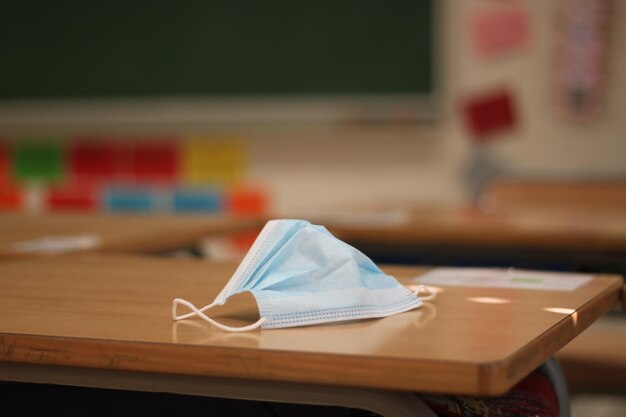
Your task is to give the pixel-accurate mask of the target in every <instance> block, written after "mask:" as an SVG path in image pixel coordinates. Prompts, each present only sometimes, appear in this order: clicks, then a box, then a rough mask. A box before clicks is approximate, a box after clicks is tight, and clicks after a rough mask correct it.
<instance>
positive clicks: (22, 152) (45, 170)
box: [13, 140, 65, 182]
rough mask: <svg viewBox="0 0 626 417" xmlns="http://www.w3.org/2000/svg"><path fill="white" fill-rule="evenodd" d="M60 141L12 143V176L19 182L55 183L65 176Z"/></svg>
mask: <svg viewBox="0 0 626 417" xmlns="http://www.w3.org/2000/svg"><path fill="white" fill-rule="evenodd" d="M63 157H64V152H63V147H62V144H61V142H60V141H46V142H43V141H41V142H40V141H24V140H17V141H15V142H14V143H13V176H14V178H15V179H16V180H17V181H21V182H57V181H59V180H61V179H62V177H63V176H64V174H65V166H64V165H65V164H64V158H63Z"/></svg>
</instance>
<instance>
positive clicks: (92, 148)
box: [69, 138, 133, 182]
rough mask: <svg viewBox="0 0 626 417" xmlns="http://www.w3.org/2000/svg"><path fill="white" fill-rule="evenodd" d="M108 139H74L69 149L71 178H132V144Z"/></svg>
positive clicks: (94, 179)
mask: <svg viewBox="0 0 626 417" xmlns="http://www.w3.org/2000/svg"><path fill="white" fill-rule="evenodd" d="M107 142H110V140H108V139H106V138H102V139H89V140H75V141H74V143H72V145H71V147H70V149H69V168H70V171H71V174H72V178H73V179H74V180H76V181H79V182H85V181H88V182H92V181H96V182H99V181H107V180H108V181H110V180H116V181H119V180H128V181H130V180H131V179H132V175H133V173H132V144H123V142H122V141H118V142H119V143H107Z"/></svg>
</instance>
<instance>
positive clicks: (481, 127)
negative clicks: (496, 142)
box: [461, 89, 518, 142]
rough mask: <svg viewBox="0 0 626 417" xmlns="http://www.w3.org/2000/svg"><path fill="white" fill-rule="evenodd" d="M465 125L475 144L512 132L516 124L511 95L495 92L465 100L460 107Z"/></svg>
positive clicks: (503, 91)
mask: <svg viewBox="0 0 626 417" xmlns="http://www.w3.org/2000/svg"><path fill="white" fill-rule="evenodd" d="M461 107H462V114H463V118H464V122H465V125H466V127H467V129H468V131H469V133H470V135H471V137H472V138H473V139H474V140H475V141H477V142H484V141H487V140H490V139H493V138H494V137H495V135H496V134H500V133H506V132H509V131H513V130H514V129H515V128H516V126H517V123H518V120H517V119H518V116H517V113H516V109H515V103H514V98H513V95H512V94H511V93H510V92H509V91H508V90H504V89H503V90H496V91H491V92H487V93H483V94H481V95H477V96H473V97H469V98H467V99H466V100H465V101H464V102H463V103H462V105H461Z"/></svg>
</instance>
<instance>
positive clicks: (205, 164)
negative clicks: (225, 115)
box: [181, 138, 245, 185]
mask: <svg viewBox="0 0 626 417" xmlns="http://www.w3.org/2000/svg"><path fill="white" fill-rule="evenodd" d="M181 164H182V178H181V180H182V181H183V182H184V183H186V184H190V185H222V184H230V183H233V182H236V181H239V180H241V179H242V177H243V171H244V165H245V152H244V148H243V146H241V145H240V144H239V143H237V142H234V141H232V142H231V141H226V140H220V141H217V140H213V139H212V138H207V139H203V138H197V139H196V138H194V139H190V140H187V141H185V142H183V145H182V154H181Z"/></svg>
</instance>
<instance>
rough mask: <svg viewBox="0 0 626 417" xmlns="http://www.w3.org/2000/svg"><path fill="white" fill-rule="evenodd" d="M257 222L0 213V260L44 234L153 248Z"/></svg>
mask: <svg viewBox="0 0 626 417" xmlns="http://www.w3.org/2000/svg"><path fill="white" fill-rule="evenodd" d="M261 225H262V223H261V222H259V221H257V220H253V219H245V218H234V217H228V216H217V215H214V216H210V215H205V216H200V215H195V216H184V215H180V216H174V215H172V216H159V215H150V216H146V215H91V214H47V215H29V214H7V213H2V214H0V231H1V232H0V258H2V257H16V256H24V255H29V254H32V253H18V252H17V251H16V249H15V248H16V247H15V245H16V244H17V243H19V242H26V241H32V240H36V239H41V238H44V237H58V236H62V237H63V236H84V235H93V236H96V237H97V238H98V239H99V244H98V246H97V247H96V248H95V250H97V251H104V252H158V251H166V250H172V249H180V248H181V247H182V248H185V247H190V246H194V245H196V244H197V243H198V242H199V240H200V239H202V238H203V237H206V236H209V235H213V234H218V233H228V232H236V231H244V230H254V229H255V228H258V227H260V226H261Z"/></svg>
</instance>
